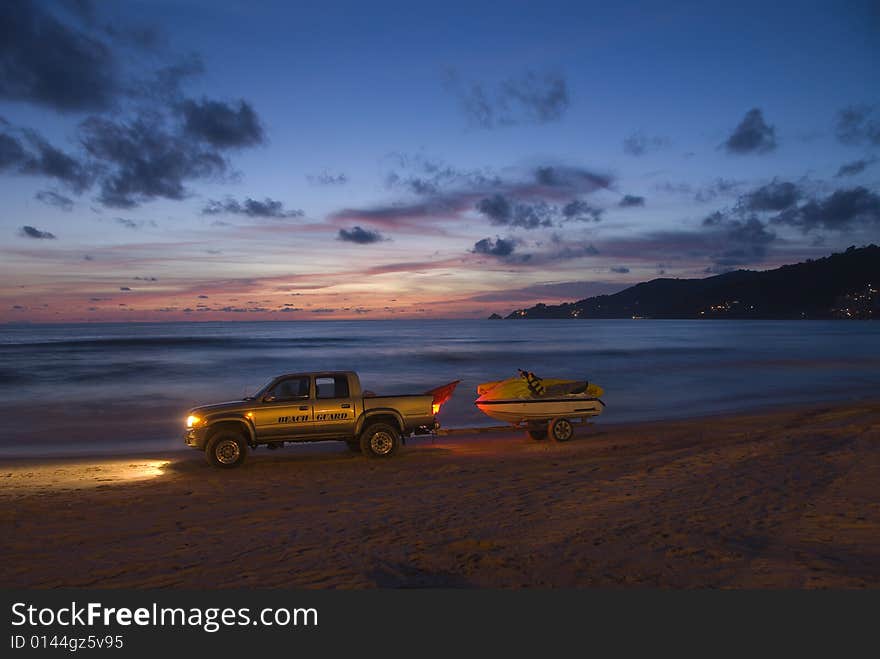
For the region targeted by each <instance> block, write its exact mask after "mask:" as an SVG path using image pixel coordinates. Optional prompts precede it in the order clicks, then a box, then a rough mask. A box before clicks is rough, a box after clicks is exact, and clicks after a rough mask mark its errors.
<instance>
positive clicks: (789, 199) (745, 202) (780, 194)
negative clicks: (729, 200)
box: [739, 179, 803, 211]
mask: <svg viewBox="0 0 880 659" xmlns="http://www.w3.org/2000/svg"><path fill="white" fill-rule="evenodd" d="M802 196H803V192H802V191H801V189H800V188H799V187H798V186H797V185H795V184H794V183H791V182H789V181H777V180H776V179H774V180H773V181H772V182H770V183H768V184H767V185H763V186H761V187H760V188H758V189H757V190H754V191H753V192H750V193H748V194H746V195H744V196H742V197H741V198H740V202H739V203H740V204H742V206H743V208H745V209H746V210H749V211H783V210H785V209H786V208H791V207H792V206H794V205H795V204H796V203H797V202H798V200H799V199H800V198H801V197H802Z"/></svg>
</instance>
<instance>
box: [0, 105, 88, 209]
mask: <svg viewBox="0 0 880 659" xmlns="http://www.w3.org/2000/svg"><path fill="white" fill-rule="evenodd" d="M0 131H2V132H0V171H9V172H11V173H14V174H23V175H30V176H45V177H48V178H53V179H56V180H58V181H60V182H61V183H64V184H65V185H67V186H68V187H70V188H71V189H72V190H74V191H75V192H82V191H83V190H84V189H86V188H87V187H88V186H90V185H91V183H92V180H93V177H94V172H93V171H92V170H91V168H90V167H88V166H87V165H85V164H84V163H83V162H81V161H79V160H77V159H76V158H74V157H73V156H70V155H68V154H66V153H64V152H63V151H61V150H60V149H57V148H55V147H54V146H52V145H51V144H49V143H48V142H47V141H46V140H45V139H43V137H42V136H41V135H40V134H39V133H37V132H36V131H34V130H29V129H24V130H19V129H13V128H12V127H11V126H10V125H9V123H8V122H6V121H5V120H3V119H2V118H0ZM13 131H14V132H18V133H19V134H21V135H22V136H23V138H24V141H22V140H21V139H19V138H18V137H16V136H15V135H13V134H12V132H13Z"/></svg>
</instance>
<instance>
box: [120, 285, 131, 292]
mask: <svg viewBox="0 0 880 659" xmlns="http://www.w3.org/2000/svg"><path fill="white" fill-rule="evenodd" d="M119 290H120V291H123V292H124V291H130V290H131V288H129V287H128V286H120V287H119Z"/></svg>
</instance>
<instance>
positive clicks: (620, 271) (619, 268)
mask: <svg viewBox="0 0 880 659" xmlns="http://www.w3.org/2000/svg"><path fill="white" fill-rule="evenodd" d="M611 272H615V273H617V274H619V275H625V274H626V273H627V272H629V268H627V267H626V266H625V265H618V266H614V267H612V268H611Z"/></svg>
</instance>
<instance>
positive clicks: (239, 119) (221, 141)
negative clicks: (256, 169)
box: [181, 98, 265, 149]
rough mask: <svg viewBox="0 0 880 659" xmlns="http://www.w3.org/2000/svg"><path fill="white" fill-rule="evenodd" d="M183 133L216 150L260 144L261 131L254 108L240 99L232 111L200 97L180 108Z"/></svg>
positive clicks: (225, 105) (218, 103) (225, 106)
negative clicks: (197, 100)
mask: <svg viewBox="0 0 880 659" xmlns="http://www.w3.org/2000/svg"><path fill="white" fill-rule="evenodd" d="M181 111H182V112H183V117H184V125H183V129H184V133H185V134H186V135H189V136H190V137H192V138H195V139H197V140H201V141H203V142H206V143H208V144H210V145H211V146H214V147H217V148H220V149H229V148H237V147H245V146H254V145H256V144H262V143H263V141H264V139H265V138H264V136H263V128H262V126H261V125H260V120H259V118H258V117H257V113H256V112H254V109H253V108H252V107H251V106H250V104H248V103H247V102H246V101H244V100H240V101H239V102H238V108H237V109H236V108H234V107H232V106H231V105H229V104H227V103H223V102H221V101H211V100H208V99H205V98H203V99H202V100H201V101H199V102H196V101H192V100H187V101H184V102H183V104H182V105H181Z"/></svg>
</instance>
